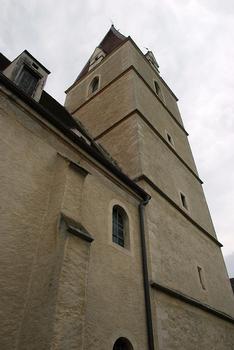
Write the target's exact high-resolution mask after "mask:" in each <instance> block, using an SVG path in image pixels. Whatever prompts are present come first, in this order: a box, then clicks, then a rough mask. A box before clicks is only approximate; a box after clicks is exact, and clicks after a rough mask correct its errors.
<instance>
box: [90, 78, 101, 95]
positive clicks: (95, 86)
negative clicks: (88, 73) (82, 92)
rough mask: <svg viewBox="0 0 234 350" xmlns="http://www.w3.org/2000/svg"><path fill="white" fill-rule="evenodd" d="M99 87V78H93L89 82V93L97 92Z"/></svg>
mask: <svg viewBox="0 0 234 350" xmlns="http://www.w3.org/2000/svg"><path fill="white" fill-rule="evenodd" d="M98 87H99V77H95V78H93V80H92V81H91V83H90V85H89V93H91V94H92V93H94V92H95V91H97V90H98Z"/></svg>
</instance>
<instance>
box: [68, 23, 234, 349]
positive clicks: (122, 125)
mask: <svg viewBox="0 0 234 350" xmlns="http://www.w3.org/2000/svg"><path fill="white" fill-rule="evenodd" d="M66 93H67V97H66V101H65V107H66V108H67V109H68V111H69V112H70V113H71V114H72V116H73V117H74V118H75V119H76V118H77V119H78V120H80V121H81V122H82V123H83V124H84V126H85V128H86V129H87V130H88V131H89V132H90V133H91V135H92V136H93V137H94V139H95V140H96V141H97V142H98V143H99V144H100V145H101V146H103V147H104V148H105V149H106V150H107V151H108V153H109V154H110V155H111V157H113V159H114V160H116V161H117V163H118V165H119V166H120V167H121V169H122V170H123V172H125V173H126V174H127V175H128V176H129V177H130V178H131V179H133V180H134V181H135V182H136V183H137V184H138V185H140V186H141V187H142V188H143V189H144V190H145V191H146V192H147V193H149V194H150V195H151V200H150V202H149V203H148V204H147V206H146V207H145V231H146V246H147V263H148V270H149V279H148V284H149V291H150V299H151V316H152V335H151V338H152V339H153V344H151V345H150V347H149V348H150V350H152V349H158V350H172V349H173V350H177V349H180V350H181V349H183V350H197V349H208V348H209V349H222V350H223V349H225V350H230V349H232V348H233V347H234V326H233V323H234V320H233V317H234V298H233V293H232V290H231V286H230V282H229V279H228V275H227V271H226V267H225V264H224V260H223V256H222V253H221V249H220V248H221V246H222V245H221V243H220V242H219V241H218V239H217V237H216V233H215V230H214V227H213V224H212V220H211V217H210V213H209V210H208V207H207V203H206V199H205V197H204V193H203V189H202V180H201V179H200V177H199V175H198V172H197V169H196V165H195V163H194V159H193V156H192V153H191V149H190V146H189V142H188V133H187V131H186V130H185V128H184V125H183V122H182V119H181V116H180V112H179V110H178V107H177V97H176V96H175V94H174V93H173V92H172V91H171V89H170V88H169V87H168V85H167V84H166V82H165V81H164V80H163V79H162V77H161V76H160V73H159V66H158V63H157V61H156V59H155V57H154V55H153V53H152V52H150V51H148V52H147V54H146V55H144V54H143V53H142V52H141V51H140V49H139V48H138V47H137V45H136V44H135V42H134V41H133V40H132V39H131V38H130V37H125V36H123V35H122V34H120V33H119V32H118V31H117V30H116V29H115V28H114V27H113V26H112V27H111V28H110V30H109V31H108V33H107V34H106V36H105V37H104V39H103V40H102V41H101V43H100V44H99V46H98V47H97V48H96V49H95V50H94V52H93V54H92V56H91V58H90V59H89V60H88V62H87V64H86V65H85V67H84V69H83V70H82V71H81V73H80V74H79V76H78V78H77V79H76V81H75V82H74V84H73V85H72V86H71V87H70V88H69V89H68V90H67V91H66ZM136 307H137V305H136Z"/></svg>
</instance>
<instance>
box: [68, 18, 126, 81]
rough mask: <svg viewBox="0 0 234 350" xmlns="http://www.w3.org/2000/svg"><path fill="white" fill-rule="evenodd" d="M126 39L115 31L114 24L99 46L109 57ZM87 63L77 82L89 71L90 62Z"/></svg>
mask: <svg viewBox="0 0 234 350" xmlns="http://www.w3.org/2000/svg"><path fill="white" fill-rule="evenodd" d="M125 39H126V36H124V35H123V34H121V33H120V32H119V31H118V30H117V29H115V27H114V25H113V24H112V25H111V27H110V29H109V31H108V32H107V33H106V35H105V36H104V38H103V39H102V41H101V42H100V44H99V45H98V46H97V47H98V48H99V49H101V50H102V51H103V52H104V53H105V54H106V55H109V54H110V53H111V52H112V51H113V50H114V49H116V48H117V47H118V46H119V45H120V44H122V42H123V41H124V40H125ZM89 61H90V60H88V62H87V63H86V65H85V66H84V68H83V69H82V71H81V72H80V74H79V75H78V77H77V78H76V80H75V81H77V80H79V79H80V78H82V77H83V76H84V75H85V74H86V73H87V72H88V70H89V63H90V62H89Z"/></svg>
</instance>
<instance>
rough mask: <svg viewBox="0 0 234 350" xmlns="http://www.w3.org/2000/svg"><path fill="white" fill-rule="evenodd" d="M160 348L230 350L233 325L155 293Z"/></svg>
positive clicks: (233, 342)
mask: <svg viewBox="0 0 234 350" xmlns="http://www.w3.org/2000/svg"><path fill="white" fill-rule="evenodd" d="M154 298H155V302H156V306H155V312H156V313H157V315H158V321H157V329H155V330H156V332H157V333H158V334H159V348H160V349H167V350H177V349H178V350H180V349H186V350H187V349H189V350H200V349H212V350H231V349H233V345H234V332H233V325H232V324H230V323H229V322H226V321H223V320H221V319H219V318H215V317H213V316H212V315H210V314H208V313H206V312H204V311H202V310H199V309H197V308H195V307H193V306H190V305H188V304H184V303H183V302H181V301H178V300H176V299H174V298H171V297H169V296H167V295H165V294H162V293H159V292H154Z"/></svg>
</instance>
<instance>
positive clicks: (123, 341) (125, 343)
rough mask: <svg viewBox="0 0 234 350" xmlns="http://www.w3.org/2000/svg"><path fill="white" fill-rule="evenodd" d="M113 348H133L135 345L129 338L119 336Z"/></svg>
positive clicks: (131, 349) (128, 349)
mask: <svg viewBox="0 0 234 350" xmlns="http://www.w3.org/2000/svg"><path fill="white" fill-rule="evenodd" d="M113 350H133V346H132V344H131V343H130V341H129V340H128V339H127V338H119V339H117V340H116V342H115V344H114V347H113Z"/></svg>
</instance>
